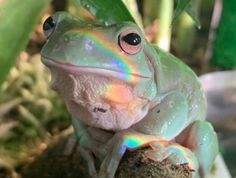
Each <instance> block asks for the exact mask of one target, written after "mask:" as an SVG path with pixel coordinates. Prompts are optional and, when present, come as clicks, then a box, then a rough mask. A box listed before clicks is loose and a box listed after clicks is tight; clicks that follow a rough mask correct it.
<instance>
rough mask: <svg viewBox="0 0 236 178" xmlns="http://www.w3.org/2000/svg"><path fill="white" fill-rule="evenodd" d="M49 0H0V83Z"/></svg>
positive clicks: (25, 42) (23, 46) (25, 43)
mask: <svg viewBox="0 0 236 178" xmlns="http://www.w3.org/2000/svg"><path fill="white" fill-rule="evenodd" d="M49 3H50V0H40V1H38V0H24V1H19V0H2V1H0V22H1V23H0V39H1V40H0V69H1V70H0V85H1V83H2V82H3V81H4V79H5V77H6V76H7V74H8V72H9V70H10V68H11V67H12V66H13V65H14V64H15V60H16V57H17V55H18V54H19V53H20V51H21V50H23V49H24V48H25V47H26V45H27V42H28V40H29V35H30V33H31V32H32V30H33V28H34V26H35V25H36V23H37V22H38V20H39V18H40V16H41V13H42V11H43V9H44V8H45V7H47V6H48V4H49Z"/></svg>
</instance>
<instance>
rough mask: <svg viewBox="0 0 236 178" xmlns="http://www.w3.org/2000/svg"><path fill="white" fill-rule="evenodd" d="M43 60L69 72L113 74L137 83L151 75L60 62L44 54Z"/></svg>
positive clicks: (46, 63) (51, 65)
mask: <svg viewBox="0 0 236 178" xmlns="http://www.w3.org/2000/svg"><path fill="white" fill-rule="evenodd" d="M42 62H43V63H44V64H45V65H46V66H48V67H49V68H50V67H57V68H60V69H62V70H65V71H66V72H68V73H73V74H81V73H92V74H97V75H105V76H111V77H115V78H119V79H122V80H127V81H129V82H132V83H133V82H134V83H136V82H138V81H139V80H140V79H144V80H145V79H146V80H148V79H150V77H148V76H143V75H140V74H136V73H128V72H124V71H119V70H114V69H107V68H100V67H94V66H78V65H73V64H70V63H62V62H58V61H55V60H53V59H51V58H48V57H43V56H42Z"/></svg>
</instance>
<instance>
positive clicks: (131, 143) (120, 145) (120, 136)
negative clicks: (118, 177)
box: [99, 130, 159, 178]
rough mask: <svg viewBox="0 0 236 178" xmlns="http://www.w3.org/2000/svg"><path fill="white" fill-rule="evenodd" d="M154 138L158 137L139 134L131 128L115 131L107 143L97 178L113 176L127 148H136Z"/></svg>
mask: <svg viewBox="0 0 236 178" xmlns="http://www.w3.org/2000/svg"><path fill="white" fill-rule="evenodd" d="M154 140H159V139H158V138H157V137H156V136H151V135H145V134H141V133H138V132H136V131H133V130H125V131H121V132H118V133H116V134H115V135H114V137H113V138H112V139H111V140H110V141H109V142H108V144H107V150H108V151H107V155H106V157H105V159H104V160H103V162H102V164H101V167H100V170H99V178H113V177H114V175H115V173H116V170H117V168H118V166H119V163H120V160H121V158H122V156H123V155H124V154H125V152H126V150H127V149H129V150H136V149H138V148H140V147H143V146H145V145H148V143H150V142H152V141H154Z"/></svg>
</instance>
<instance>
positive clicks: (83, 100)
mask: <svg viewBox="0 0 236 178" xmlns="http://www.w3.org/2000/svg"><path fill="white" fill-rule="evenodd" d="M44 31H45V34H46V36H47V38H48V40H47V42H46V44H45V45H44V47H43V49H42V51H41V54H42V61H43V63H44V64H45V65H47V66H48V67H49V68H50V70H51V74H52V82H51V84H52V87H53V89H55V90H56V91H57V92H58V93H59V94H60V95H61V97H62V98H63V99H64V101H65V103H66V105H67V108H68V110H69V112H70V113H71V115H72V123H73V126H74V129H75V134H76V136H77V138H78V141H79V151H80V152H81V154H82V156H83V157H84V159H85V160H86V161H87V163H88V168H89V173H90V175H91V176H92V177H100V178H112V177H114V174H115V172H116V169H117V167H118V165H119V161H120V160H121V158H122V156H123V155H124V153H125V151H126V150H127V149H137V148H139V147H141V146H144V145H149V146H150V147H151V148H152V150H151V151H149V152H146V153H145V154H144V155H145V156H147V157H148V158H150V159H153V160H157V161H161V160H163V159H165V158H167V157H169V158H170V159H171V160H172V161H173V163H175V164H182V163H188V164H189V166H190V167H191V169H193V170H194V172H193V176H194V177H198V176H201V177H204V176H205V175H206V174H207V172H208V171H209V170H210V168H211V166H212V163H213V161H214V159H215V157H216V155H217V153H218V142H217V137H216V134H215V132H214V130H213V128H212V126H211V124H210V123H208V122H207V121H205V120H204V118H205V115H206V102H205V97H204V94H203V91H202V89H201V86H200V84H199V81H198V79H197V77H196V76H195V74H194V73H193V72H192V70H191V69H190V68H188V67H187V66H186V65H185V64H183V63H182V62H180V61H179V60H178V59H177V58H175V57H174V56H172V55H170V54H167V53H164V52H162V51H161V50H160V49H159V48H157V47H154V46H152V45H151V44H149V43H148V42H147V41H146V40H145V38H144V35H143V33H142V31H141V30H140V29H139V28H138V27H137V25H135V24H133V23H130V22H124V23H120V24H115V25H111V26H99V25H92V24H88V23H86V22H84V21H81V20H78V19H75V18H73V17H71V16H70V15H68V14H67V13H65V12H58V13H56V14H55V15H54V16H52V17H50V18H49V19H47V20H46V22H45V23H44ZM95 159H99V160H100V161H101V165H100V169H99V170H96V169H95V166H94V161H95Z"/></svg>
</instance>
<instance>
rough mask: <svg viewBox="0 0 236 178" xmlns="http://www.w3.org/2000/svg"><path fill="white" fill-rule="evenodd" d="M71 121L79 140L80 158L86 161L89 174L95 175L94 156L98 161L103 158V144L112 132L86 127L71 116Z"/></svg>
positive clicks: (104, 151)
mask: <svg viewBox="0 0 236 178" xmlns="http://www.w3.org/2000/svg"><path fill="white" fill-rule="evenodd" d="M72 123H73V127H74V130H75V135H76V137H77V139H78V142H79V144H78V150H79V152H80V155H81V156H82V158H83V159H84V160H85V161H86V162H87V166H88V171H89V175H90V176H91V177H97V171H96V168H95V158H98V159H99V160H100V161H102V160H103V159H104V157H105V155H106V150H105V147H104V145H105V144H106V142H107V141H108V140H110V138H111V137H112V136H113V134H112V133H109V132H105V131H103V130H100V129H98V128H93V127H86V126H85V125H83V124H82V123H81V122H80V121H79V120H78V119H76V118H72ZM94 156H95V157H94Z"/></svg>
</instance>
